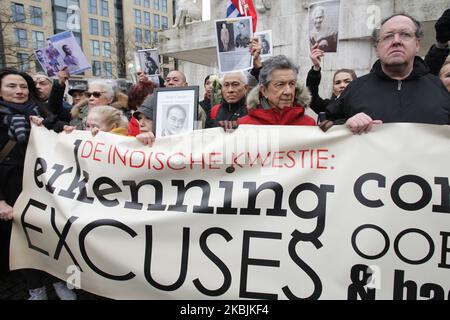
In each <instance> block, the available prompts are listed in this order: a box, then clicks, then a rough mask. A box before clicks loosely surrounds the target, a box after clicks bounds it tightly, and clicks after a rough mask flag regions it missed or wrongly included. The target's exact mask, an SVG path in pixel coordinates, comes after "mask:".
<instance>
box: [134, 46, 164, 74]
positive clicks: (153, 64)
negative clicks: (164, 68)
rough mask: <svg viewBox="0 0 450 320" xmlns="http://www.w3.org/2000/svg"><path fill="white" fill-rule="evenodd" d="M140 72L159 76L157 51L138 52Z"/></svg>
mask: <svg viewBox="0 0 450 320" xmlns="http://www.w3.org/2000/svg"><path fill="white" fill-rule="evenodd" d="M138 57H139V65H140V67H141V71H143V72H145V73H146V74H147V75H156V74H159V53H158V50H157V49H145V50H138Z"/></svg>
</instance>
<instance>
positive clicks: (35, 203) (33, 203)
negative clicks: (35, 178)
mask: <svg viewBox="0 0 450 320" xmlns="http://www.w3.org/2000/svg"><path fill="white" fill-rule="evenodd" d="M30 207H35V208H38V209H39V210H41V211H44V212H45V209H47V205H46V204H45V203H42V202H39V201H37V200H34V199H30V200H29V201H28V203H27V205H26V206H25V208H24V209H23V211H22V214H21V216H20V222H21V224H22V228H23V232H24V233H25V237H26V238H27V243H28V248H30V249H33V250H36V251H37V252H40V253H42V254H45V255H46V256H49V254H48V251H45V250H44V249H41V248H39V247H37V246H35V245H34V244H32V243H31V240H30V235H29V234H28V231H27V229H31V230H34V231H36V232H39V233H43V232H42V229H41V228H39V227H36V226H35V225H32V224H30V223H28V222H25V215H26V214H27V212H28V209H29V208H30Z"/></svg>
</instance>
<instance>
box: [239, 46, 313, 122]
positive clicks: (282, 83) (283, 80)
mask: <svg viewBox="0 0 450 320" xmlns="http://www.w3.org/2000/svg"><path fill="white" fill-rule="evenodd" d="M297 77H298V67H297V66H295V65H294V64H293V63H292V62H291V61H290V60H289V59H288V58H287V57H286V56H283V55H279V56H275V57H273V58H270V59H269V60H266V61H265V62H264V64H263V68H262V69H261V73H260V75H259V85H258V86H256V87H255V88H254V89H253V90H252V91H251V92H250V94H249V95H248V97H247V108H248V115H247V116H244V117H242V118H240V119H239V120H238V124H257V125H294V126H302V125H303V126H314V125H316V122H315V120H314V119H313V118H311V117H309V116H307V115H305V108H306V107H307V105H308V104H309V102H310V101H311V95H310V93H309V91H308V89H307V88H306V87H305V86H303V85H302V84H301V83H300V82H299V81H298V80H297Z"/></svg>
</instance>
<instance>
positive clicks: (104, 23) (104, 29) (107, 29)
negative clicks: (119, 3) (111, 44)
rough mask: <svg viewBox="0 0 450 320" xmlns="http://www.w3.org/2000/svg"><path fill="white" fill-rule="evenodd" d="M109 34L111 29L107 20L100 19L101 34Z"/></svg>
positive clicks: (105, 35) (107, 35)
mask: <svg viewBox="0 0 450 320" xmlns="http://www.w3.org/2000/svg"><path fill="white" fill-rule="evenodd" d="M110 35H111V29H110V26H109V22H108V21H102V36H104V37H109V36H110Z"/></svg>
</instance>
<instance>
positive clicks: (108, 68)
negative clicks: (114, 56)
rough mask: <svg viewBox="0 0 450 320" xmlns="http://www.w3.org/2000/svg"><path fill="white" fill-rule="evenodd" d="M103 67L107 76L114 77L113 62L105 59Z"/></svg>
mask: <svg viewBox="0 0 450 320" xmlns="http://www.w3.org/2000/svg"><path fill="white" fill-rule="evenodd" d="M103 69H105V77H106V78H111V77H112V63H111V62H109V61H103Z"/></svg>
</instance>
